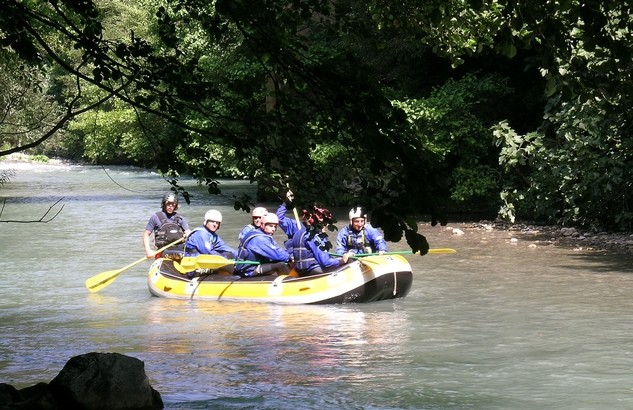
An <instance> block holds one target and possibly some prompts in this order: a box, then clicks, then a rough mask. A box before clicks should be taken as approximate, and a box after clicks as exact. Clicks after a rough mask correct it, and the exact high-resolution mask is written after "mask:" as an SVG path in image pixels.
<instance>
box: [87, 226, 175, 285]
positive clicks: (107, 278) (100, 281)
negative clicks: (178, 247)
mask: <svg viewBox="0 0 633 410" xmlns="http://www.w3.org/2000/svg"><path fill="white" fill-rule="evenodd" d="M182 240H184V238H180V239H177V240H175V241H173V242H172V243H170V244H168V245H165V246H163V247H162V248H160V249H159V250H157V251H156V253H160V252H162V251H164V250H165V249H167V248H169V247H170V246H173V245H175V244H177V243H178V242H181V241H182ZM145 259H148V258H147V256H143V257H142V258H141V259H139V260H137V261H136V262H132V263H130V264H129V265H127V266H125V267H123V268H121V269H116V270H109V271H106V272H101V273H99V274H98V275H95V276H93V277H91V278H88V279H86V287H87V288H88V290H89V291H90V292H97V291H99V290H101V289H103V288H105V287H106V286H108V285H109V284H110V283H112V282H113V281H114V280H115V279H116V278H117V277H118V276H119V275H120V274H121V273H123V271H126V270H128V269H130V268H131V267H132V266H134V265H138V264H139V263H141V262H143V261H144V260H145Z"/></svg>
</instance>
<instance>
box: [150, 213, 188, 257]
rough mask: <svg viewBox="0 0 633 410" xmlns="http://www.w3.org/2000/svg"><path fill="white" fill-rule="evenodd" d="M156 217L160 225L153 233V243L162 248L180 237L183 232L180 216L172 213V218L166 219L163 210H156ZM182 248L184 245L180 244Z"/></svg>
mask: <svg viewBox="0 0 633 410" xmlns="http://www.w3.org/2000/svg"><path fill="white" fill-rule="evenodd" d="M156 215H157V216H158V219H160V226H159V227H158V229H157V230H156V232H155V233H154V243H155V244H156V247H157V248H159V249H160V248H163V247H164V246H166V245H169V244H170V243H172V242H174V241H176V240H178V239H180V238H182V237H183V235H184V234H185V231H184V230H183V229H182V226H181V223H182V217H181V216H180V215H178V214H176V215H174V217H173V218H172V219H167V215H165V213H164V212H162V211H159V212H156ZM180 247H182V248H184V245H182V244H181V245H180Z"/></svg>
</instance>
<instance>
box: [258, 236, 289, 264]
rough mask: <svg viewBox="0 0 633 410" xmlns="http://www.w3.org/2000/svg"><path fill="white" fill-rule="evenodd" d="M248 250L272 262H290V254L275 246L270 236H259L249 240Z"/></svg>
mask: <svg viewBox="0 0 633 410" xmlns="http://www.w3.org/2000/svg"><path fill="white" fill-rule="evenodd" d="M249 248H250V250H251V252H254V253H256V254H258V255H260V256H262V257H263V258H265V259H268V260H270V261H272V262H288V261H289V260H290V254H288V252H287V251H285V250H283V249H281V248H280V247H279V246H277V244H276V243H275V240H274V239H273V238H272V237H271V236H264V235H261V236H257V237H255V238H253V239H251V243H250V246H249Z"/></svg>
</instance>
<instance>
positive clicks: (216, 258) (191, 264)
mask: <svg viewBox="0 0 633 410" xmlns="http://www.w3.org/2000/svg"><path fill="white" fill-rule="evenodd" d="M233 263H235V261H232V260H230V259H226V258H225V257H224V256H220V255H198V256H185V257H184V258H182V259H181V260H180V262H177V261H174V267H175V268H176V269H177V270H178V271H179V272H182V273H185V272H191V271H192V270H196V269H218V268H221V267H222V266H226V265H230V264H233Z"/></svg>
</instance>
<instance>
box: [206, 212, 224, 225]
mask: <svg viewBox="0 0 633 410" xmlns="http://www.w3.org/2000/svg"><path fill="white" fill-rule="evenodd" d="M207 221H215V222H222V214H221V213H220V211H217V210H215V209H209V210H208V211H207V213H206V214H204V223H205V224H206V223H207Z"/></svg>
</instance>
